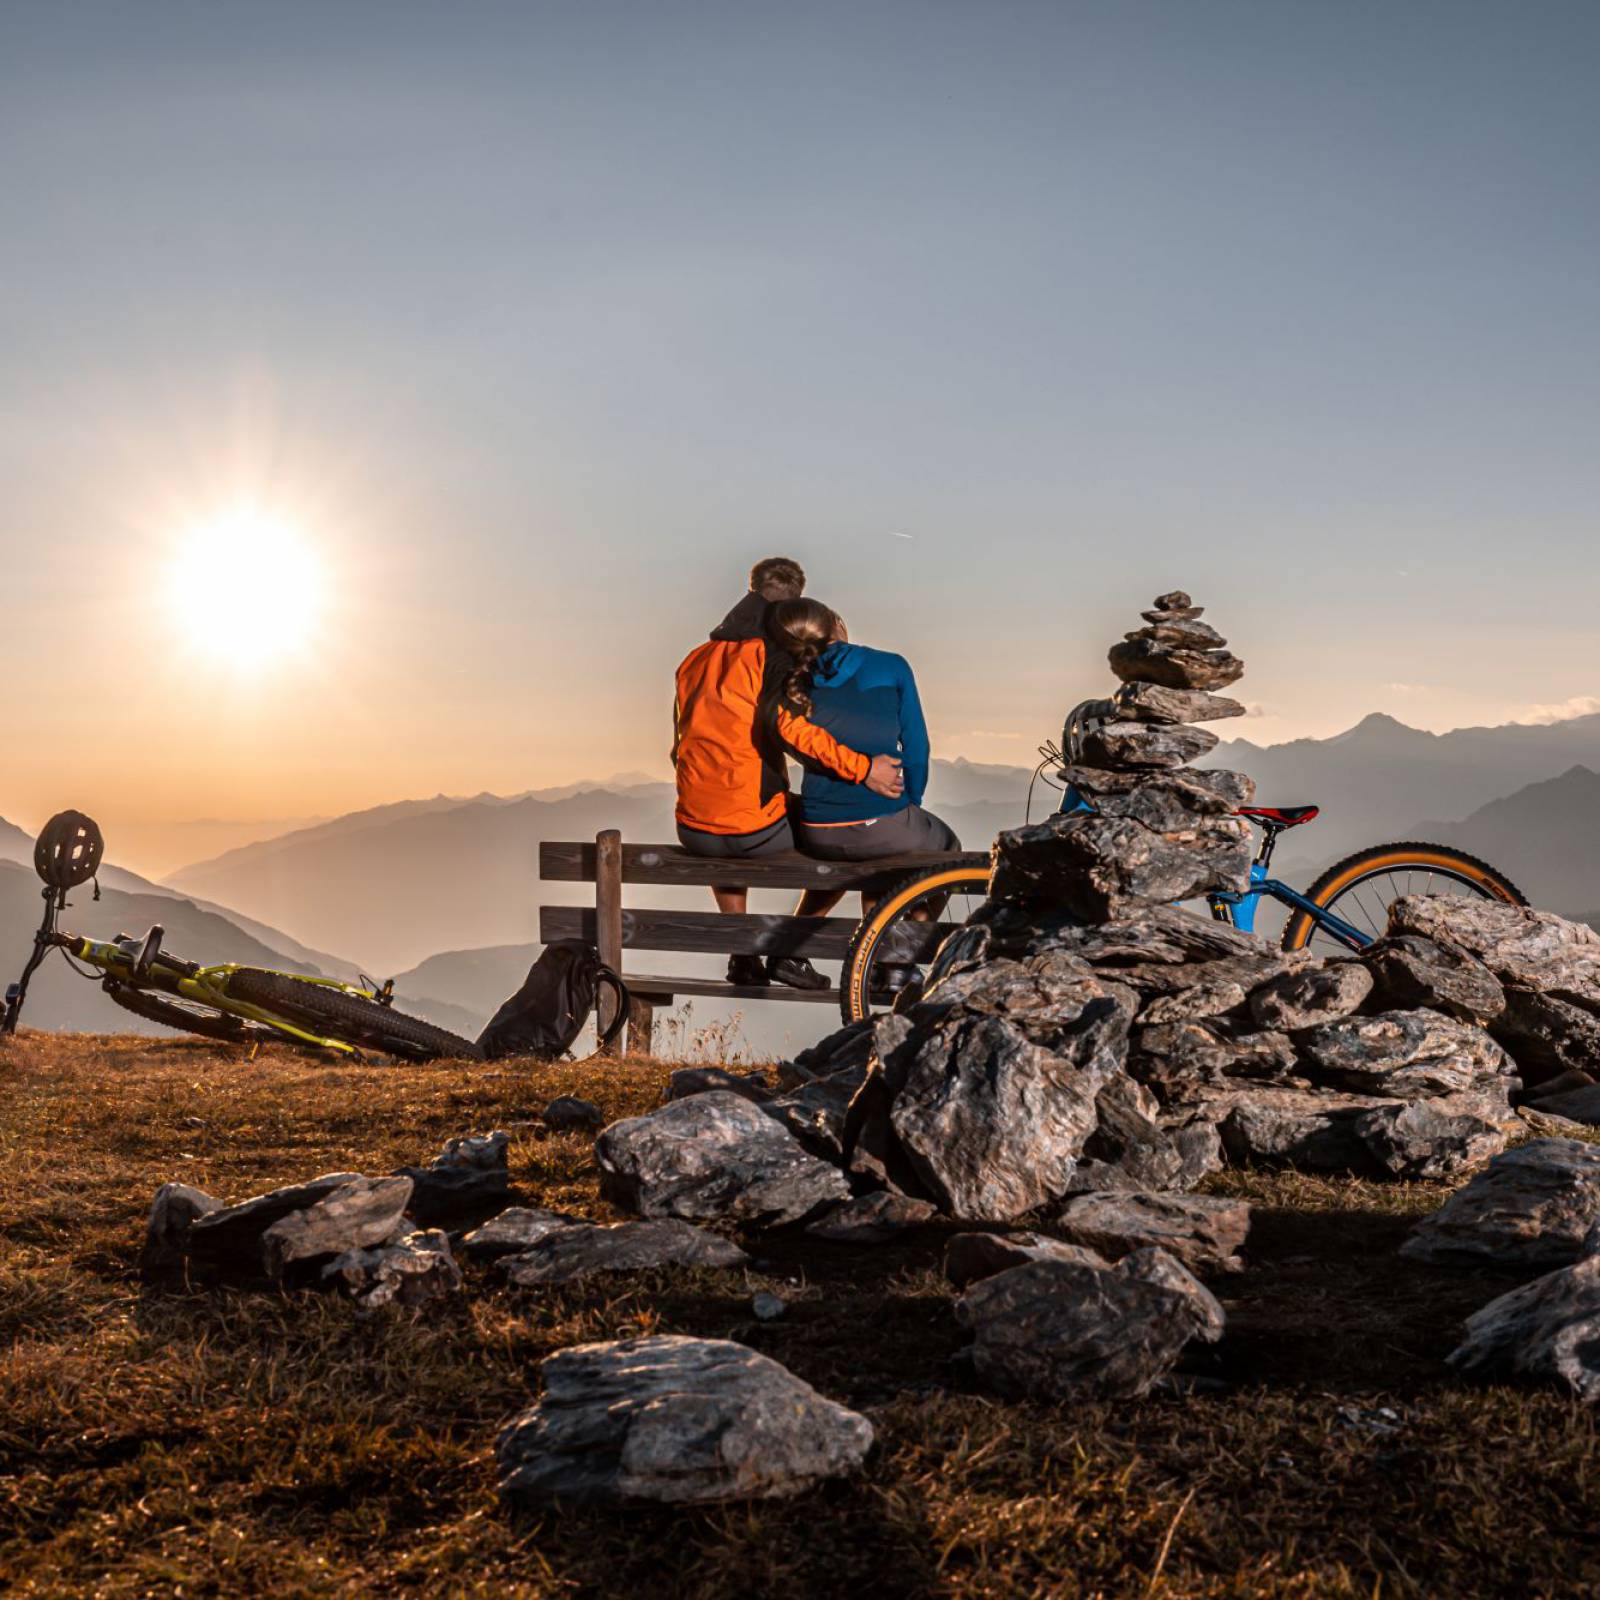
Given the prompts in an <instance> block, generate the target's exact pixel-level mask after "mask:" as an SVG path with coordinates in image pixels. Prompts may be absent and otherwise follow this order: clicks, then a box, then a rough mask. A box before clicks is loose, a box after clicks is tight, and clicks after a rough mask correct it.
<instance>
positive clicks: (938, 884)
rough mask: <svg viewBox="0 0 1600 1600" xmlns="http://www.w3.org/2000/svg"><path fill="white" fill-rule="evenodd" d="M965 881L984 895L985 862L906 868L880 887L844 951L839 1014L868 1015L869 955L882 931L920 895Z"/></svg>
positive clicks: (852, 1018)
mask: <svg viewBox="0 0 1600 1600" xmlns="http://www.w3.org/2000/svg"><path fill="white" fill-rule="evenodd" d="M962 884H965V885H966V886H967V887H968V888H969V889H970V888H976V889H977V890H978V892H979V893H980V894H982V895H983V896H984V897H985V898H987V897H988V893H989V867H988V866H987V865H983V866H977V865H971V866H964V867H940V868H938V869H936V870H935V871H933V872H908V873H907V874H906V875H905V876H904V877H901V878H896V879H895V880H894V882H893V883H891V884H890V885H889V887H888V888H887V889H886V890H885V891H884V893H883V897H882V899H880V900H879V901H878V903H877V905H875V906H874V907H873V908H872V911H871V912H870V914H869V915H867V916H865V917H863V918H862V919H861V922H860V925H859V926H858V927H857V928H856V931H855V933H854V934H852V935H851V938H850V946H849V948H848V949H847V950H846V951H845V957H844V967H843V969H842V970H841V972H840V974H839V1014H840V1016H841V1017H843V1018H844V1020H845V1021H846V1022H847V1023H848V1022H860V1021H861V1020H862V1019H863V1018H865V1017H868V1016H870V1015H871V1010H872V1006H871V995H872V983H871V979H872V958H873V954H874V952H875V951H876V950H877V947H878V945H879V943H880V942H881V941H882V939H883V936H884V934H886V933H887V932H888V931H889V929H890V928H892V927H893V926H894V925H895V923H896V922H898V921H900V920H901V918H902V917H904V916H905V915H906V914H907V913H908V912H909V911H910V910H911V908H912V907H913V906H914V905H915V904H916V902H917V901H918V900H920V899H921V898H923V896H925V895H927V894H931V893H935V892H938V891H943V892H945V893H946V894H955V893H957V892H958V890H959V888H960V886H961V885H962Z"/></svg>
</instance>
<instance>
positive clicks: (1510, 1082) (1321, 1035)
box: [1296, 967, 1517, 1103]
mask: <svg viewBox="0 0 1600 1600" xmlns="http://www.w3.org/2000/svg"><path fill="white" fill-rule="evenodd" d="M1355 970H1357V971H1360V970H1361V969H1360V968H1359V967H1358V968H1356V969H1355ZM1296 1042H1297V1044H1298V1047H1299V1052H1300V1061H1301V1065H1302V1068H1303V1069H1304V1071H1305V1073H1306V1075H1307V1076H1308V1077H1310V1078H1313V1079H1315V1080H1317V1081H1319V1082H1322V1083H1327V1084H1331V1085H1333V1086H1334V1087H1336V1088H1340V1089H1348V1090H1350V1091H1351V1092H1352V1093H1355V1094H1375V1095H1381V1096H1383V1097H1385V1098H1387V1099H1392V1100H1425V1099H1431V1098H1433V1097H1435V1096H1439V1095H1449V1094H1459V1093H1461V1092H1462V1091H1463V1090H1469V1089H1479V1088H1492V1089H1494V1090H1496V1091H1498V1092H1500V1093H1501V1094H1503V1095H1504V1094H1508V1093H1509V1091H1510V1090H1511V1089H1513V1088H1515V1087H1516V1084H1517V1078H1516V1074H1515V1071H1514V1070H1513V1068H1512V1064H1511V1060H1510V1058H1509V1057H1508V1056H1507V1055H1506V1053H1505V1051H1504V1050H1502V1049H1501V1048H1500V1046H1499V1045H1497V1044H1496V1043H1495V1042H1494V1040H1493V1039H1491V1038H1490V1037H1489V1035H1488V1034H1487V1033H1485V1032H1484V1031H1483V1029H1482V1028H1480V1027H1478V1026H1477V1025H1476V1024H1474V1023H1470V1022H1461V1021H1458V1020H1457V1019H1456V1018H1454V1017H1447V1016H1445V1015H1444V1014H1443V1013H1442V1012H1438V1011H1383V1012H1379V1013H1378V1014H1377V1015H1376V1016H1370V1017H1345V1018H1344V1019H1342V1020H1341V1021H1339V1022H1329V1023H1325V1024H1323V1025H1322V1026H1321V1027H1318V1028H1312V1029H1310V1030H1309V1031H1307V1032H1306V1033H1304V1034H1302V1035H1301V1036H1300V1038H1299V1039H1298V1040H1297V1041H1296ZM1508 1103H1509V1102H1508Z"/></svg>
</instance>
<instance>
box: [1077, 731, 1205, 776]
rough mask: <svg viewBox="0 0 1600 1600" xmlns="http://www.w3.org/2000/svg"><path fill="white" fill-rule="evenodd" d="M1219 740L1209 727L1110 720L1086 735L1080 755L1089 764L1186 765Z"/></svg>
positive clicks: (1202, 754) (1132, 765)
mask: <svg viewBox="0 0 1600 1600" xmlns="http://www.w3.org/2000/svg"><path fill="white" fill-rule="evenodd" d="M1218 742H1219V741H1218V738H1217V735H1216V734H1214V733H1213V732H1212V731H1211V730H1210V729H1209V728H1191V727H1188V726H1187V725H1185V724H1183V723H1178V722H1108V723H1106V725H1105V726H1104V727H1102V728H1096V729H1095V730H1094V731H1093V732H1092V733H1089V734H1086V735H1085V736H1084V740H1083V748H1082V750H1081V752H1080V754H1079V757H1078V759H1079V760H1080V761H1081V762H1082V764H1083V765H1084V766H1086V767H1111V768H1113V769H1117V768H1122V769H1127V768H1130V767H1132V768H1137V767H1183V766H1187V765H1188V764H1189V763H1190V762H1191V761H1198V760H1199V759H1200V757H1201V756H1206V755H1210V754H1211V752H1212V751H1213V750H1215V749H1216V748H1217V744H1218Z"/></svg>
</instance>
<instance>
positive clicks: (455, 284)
mask: <svg viewBox="0 0 1600 1600" xmlns="http://www.w3.org/2000/svg"><path fill="white" fill-rule="evenodd" d="M1597 75H1600V5H1596V4H1594V3H1592V0H1581V3H1571V4H1563V3H1556V0H1508V3H1505V4H1487V3H1479V0H1437V3H1420V0H1418V3H1407V0H1373V3H1360V0H1324V3H1296V0H1260V3H1244V0H1239V3H1234V0H1170V3H1159V4H1158V3H1148V4H1142V3H1138V0H1105V3H1078V0H1056V3H1053V4H1030V3H1020V0H1018V3H1007V0H968V3H963V4H946V3H940V0H922V3H907V4H890V3H873V0H852V3H847V4H828V3H819V0H805V3H803V4H802V3H798V0H790V3H787V4H781V5H776V4H763V3H760V0H740V3H736V4H728V5H716V4H691V3H674V0H649V3H645V0H639V3H635V4H628V5H614V4H606V3H603V0H581V3H580V0H571V3H565V4H559V5H558V4H548V5H546V4H538V3H535V0H523V3H519V4H490V3H483V0H480V3H476V4H472V5H445V4H442V3H440V4H431V5H426V6H423V5H406V4H402V3H398V0H383V3H381V4H380V3H370V4H357V3H345V4H340V3H337V0H319V3H317V4H307V5H297V4H293V3H290V0H273V3H272V4H262V3H252V4H249V5H231V4H226V3H219V0H204V3H201V4H194V5H189V4H178V3H171V0H143V3H139V4H131V3H127V0H122V3H118V4H115V5H106V6H96V5H91V4H84V3H72V4H63V3H60V0H44V3H40V4H30V3H24V0H0V550H3V555H4V561H3V563H0V608H3V611H0V616H3V632H0V667H3V669H4V672H3V682H4V686H5V691H6V692H5V703H6V718H5V722H6V736H5V743H4V746H3V750H4V755H3V757H0V815H9V816H13V817H16V818H18V819H19V820H24V821H36V820H38V818H40V817H41V816H42V815H44V814H46V813H48V812H49V811H50V810H53V809H56V808H57V807H58V806H60V805H62V804H68V803H70V804H77V805H83V806H86V807H89V808H91V809H94V808H99V809H100V810H101V811H102V812H107V813H113V814H120V815H122V816H125V817H127V818H128V819H129V820H130V821H133V820H137V819H146V820H148V819H152V818H160V817H190V816H223V817H273V816H299V815H305V814H309V813H312V812H324V813H326V812H332V811H335V810H341V809H346V808H349V807H351V806H354V805H358V804H366V803H372V802H376V801H379V800H386V799H394V798H400V797H403V796H407V795H416V794H424V793H432V792H435V791H438V790H446V791H452V792H470V791H475V790H477V789H480V788H491V789H495V790H499V791H513V790H518V789H523V788H528V787H532V786H535V785H538V784H543V783H552V782H560V781H563V780H565V779H568V778H571V777H575V776H579V775H583V774H594V775H603V774H606V773H610V772H612V771H615V770H618V769H640V768H643V769H646V770H653V771H660V772H664V771H665V751H666V745H667V742H668V737H669V730H668V706H669V696H670V679H671V672H672V668H673V666H674V665H675V664H676V662H677V660H678V658H679V657H680V656H681V655H682V654H683V652H684V651H685V650H686V649H687V648H688V647H689V646H690V645H691V644H693V643H694V642H695V641H696V640H697V639H698V638H699V637H701V636H703V634H704V633H705V631H706V629H707V628H708V627H709V626H710V625H711V624H712V623H713V622H714V621H715V620H716V619H717V617H718V616H719V615H720V613H721V612H722V610H723V609H724V608H725V607H726V606H727V605H728V604H730V603H731V602H732V601H733V600H734V599H736V598H737V595H738V593H739V590H740V587H741V584H742V577H743V570H744V568H746V567H747V566H748V564H749V562H750V561H751V560H752V559H753V558H755V557H757V556H761V555H764V554H768V553H774V552H782V553H792V554H794V555H797V556H799V557H800V558H801V559H802V560H803V561H804V562H805V564H806V565H807V567H808V568H809V569H810V571H811V573H812V577H813V583H812V592H813V593H815V594H817V595H818V596H820V597H821V598H824V599H826V600H828V601H830V602H831V603H833V604H835V605H836V606H838V607H839V608H840V609H841V610H843V611H844V612H845V614H846V615H847V617H848V619H849V621H850V623H851V626H852V630H853V634H854V636H855V637H856V638H858V639H860V640H862V641H864V642H867V643H874V644H879V645H882V646H886V647H889V648H894V649H898V650H902V651H904V652H905V653H906V654H907V655H908V656H910V657H911V659H912V660H913V662H914V664H915V665H916V666H917V668H918V671H919V676H920V678H921V680H922V686H923V695H924V700H925V702H926V703H927V705H928V707H929V711H930V719H931V722H932V725H933V728H934V733H935V739H936V746H937V749H938V751H939V753H942V754H947V755H956V754H963V755H967V756H969V757H972V758H974V759H978V760H998V761H1010V762H1021V761H1024V760H1027V759H1031V753H1032V751H1033V748H1034V745H1035V744H1036V743H1037V741H1038V740H1039V739H1040V738H1041V737H1044V736H1046V735H1049V734H1052V733H1053V732H1055V731H1057V730H1058V729H1059V726H1060V721H1061V714H1062V712H1063V711H1064V710H1065V708H1066V707H1067V706H1068V705H1069V704H1070V703H1071V702H1073V701H1075V700H1077V699H1079V698H1081V697H1082V696H1084V695H1085V694H1089V693H1097V692H1102V691H1103V689H1104V687H1105V684H1106V680H1107V674H1106V671H1105V667H1104V651H1105V648H1106V646H1107V644H1108V643H1109V642H1110V641H1111V640H1112V639H1114V638H1115V637H1117V636H1118V634H1119V633H1120V632H1121V631H1122V630H1123V629H1124V628H1126V627H1131V626H1134V625H1136V620H1137V619H1136V617H1135V615H1134V614H1135V612H1136V611H1137V609H1138V607H1139V606H1140V605H1142V604H1144V603H1146V602H1147V601H1148V599H1149V598H1150V597H1151V596H1152V595H1154V594H1155V593H1156V592H1157V590H1160V589H1165V588H1169V587H1172V586H1175V585H1176V586H1182V587H1187V588H1190V589H1192V590H1193V591H1194V592H1195V594H1196V597H1197V598H1198V599H1201V600H1203V601H1205V602H1206V603H1208V605H1209V606H1210V608H1211V611H1210V614H1211V616H1212V618H1213V620H1215V621H1216V623H1217V624H1218V625H1219V626H1220V627H1221V628H1222V629H1223V631H1224V632H1225V633H1227V634H1228V635H1229V636H1230V637H1231V639H1232V640H1233V641H1234V644H1235V646H1236V648H1237V649H1238V650H1239V651H1240V653H1241V654H1242V655H1243V656H1244V657H1245V658H1246V660H1247V662H1248V664H1249V669H1250V670H1249V672H1248V674H1247V677H1246V679H1245V681H1244V684H1243V686H1242V688H1243V692H1244V694H1245V697H1246V698H1247V699H1249V700H1251V701H1252V702H1254V703H1256V704H1258V705H1259V706H1260V708H1261V710H1262V715H1261V716H1260V717H1259V719H1257V720H1255V721H1253V722H1251V723H1249V724H1248V725H1244V726H1245V731H1247V732H1248V733H1249V735H1250V736H1251V737H1253V738H1256V739H1258V740H1259V741H1262V742H1268V741H1273V740H1277V739H1281V738H1285V737H1290V736H1293V735H1295V734H1300V733H1318V734H1322V733H1330V732H1333V731H1336V730H1337V729H1339V728H1340V727H1342V726H1345V725H1348V724H1349V723H1351V722H1353V721H1355V720H1356V719H1357V718H1359V717H1360V716H1361V715H1362V714H1364V713H1365V712H1367V711H1370V710H1374V709H1383V710H1388V711H1390V712H1393V713H1394V714H1396V715H1398V716H1401V717H1402V718H1404V719H1405V720H1407V721H1410V722H1413V723H1416V724H1419V725H1423V726H1429V727H1435V728H1444V727H1449V726H1454V725H1458V724H1462V723H1469V722H1479V721H1486V722H1492V721H1503V720H1508V719H1511V718H1517V717H1528V716H1538V715H1551V714H1554V713H1552V712H1551V711H1549V710H1548V709H1545V710H1541V709H1539V708H1550V707H1554V706H1559V705H1560V704H1563V703H1565V702H1568V701H1569V700H1570V699H1572V698H1573V697H1581V696H1588V695H1596V694H1600V663H1597V661H1596V658H1595V648H1594V645H1595V627H1594V617H1595V610H1594V608H1595V600H1596V577H1597V574H1600V553H1597V550H1596V542H1595V537H1594V533H1595V527H1596V521H1597V516H1600V449H1597V442H1600V272H1597V270H1596V269H1597V262H1600V203H1597V202H1600V177H1597V174H1600V162H1597V159H1596V152H1597V150H1600V96H1597V94H1596V92H1595V85H1596V82H1597V81H1600V78H1597ZM250 508H253V511H254V514H255V515H256V516H257V517H258V518H264V519H268V520H269V521H271V522H274V523H276V524H280V525H283V526H286V527H288V528H289V529H290V530H292V532H293V534H294V536H295V537H296V538H297V539H298V540H299V541H300V544H301V545H302V547H309V548H310V550H311V552H312V559H313V561H314V564H315V569H316V570H315V571H314V572H313V573H311V574H309V575H307V576H306V578H305V579H304V581H305V583H306V584H307V585H308V586H310V587H308V588H307V589H306V590H305V591H304V592H306V593H308V594H309V593H311V592H312V589H313V588H314V589H315V590H316V591H318V592H320V595H321V599H320V602H319V603H318V604H317V605H316V606H315V607H309V606H308V607H307V608H306V610H305V613H304V615H303V616H301V615H294V616H291V615H289V612H290V611H293V612H296V613H298V612H299V610H300V608H299V607H298V606H291V607H288V608H286V609H285V610H284V612H283V615H284V622H285V627H284V632H283V635H282V638H283V641H284V645H283V648H282V649H281V650H276V651H274V650H268V651H265V652H262V651H260V650H259V649H258V648H256V646H257V645H259V642H260V641H259V639H258V638H254V636H252V639H253V642H252V645H251V648H248V649H245V648H243V647H241V650H240V651H239V652H238V654H237V656H235V655H233V654H231V653H230V652H229V651H228V650H227V649H226V648H223V649H222V650H221V651H220V652H219V650H218V649H217V643H218V632H219V630H218V627H217V626H216V623H217V612H216V611H215V610H214V609H213V610H212V612H211V615H210V617H209V619H208V618H207V617H206V616H204V615H202V614H201V612H202V611H203V610H204V609H205V608H206V604H207V601H208V600H210V601H211V602H214V606H215V607H222V608H227V609H226V610H224V611H223V612H222V613H221V615H222V618H223V621H222V626H221V630H220V631H221V634H222V638H223V642H224V645H226V640H227V637H228V636H229V634H230V632H231V631H232V630H233V628H234V625H235V620H236V619H237V621H238V627H239V637H240V638H241V640H243V639H244V638H245V637H246V635H247V634H248V633H249V630H250V627H253V626H254V625H255V624H256V623H257V622H258V621H259V619H258V618H256V617H254V616H253V614H252V609H251V608H252V607H257V606H258V605H259V602H260V600H261V598H262V596H263V594H270V593H271V587H272V576H273V575H272V573H271V572H270V571H264V570H263V569H262V561H261V556H260V554H259V553H257V555H256V556H255V557H251V556H250V554H249V552H246V553H245V555H246V559H245V560H243V561H242V562H241V561H239V560H237V559H235V553H234V552H230V550H229V549H228V548H227V547H226V541H227V539H228V538H230V537H233V535H230V534H229V533H228V532H227V530H228V529H237V528H238V527H239V526H240V524H238V522H237V521H235V520H231V519H235V518H236V517H237V516H238V514H239V513H240V511H241V510H244V509H250ZM213 524H219V525H220V526H221V527H222V528H223V530H224V533H223V534H222V535H219V536H217V538H215V539H213V541H212V543H211V545H210V546H208V551H209V554H208V555H207V556H206V557H205V558H204V559H201V558H199V557H197V556H196V555H195V553H194V548H193V546H192V544H191V541H192V539H193V538H194V537H195V535H196V532H197V530H203V529H205V528H206V527H208V526H211V525H213ZM176 577H184V578H185V579H186V583H185V587H184V590H183V593H184V595H185V596H186V599H184V600H183V601H182V602H181V603H179V602H176V601H175V600H174V598H173V595H174V585H175V579H176ZM262 585H265V586H266V587H265V588H263V587H262ZM197 596H198V597H199V598H198V599H197ZM1596 703H1597V704H1600V702H1596Z"/></svg>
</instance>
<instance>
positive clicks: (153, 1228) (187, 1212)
mask: <svg viewBox="0 0 1600 1600" xmlns="http://www.w3.org/2000/svg"><path fill="white" fill-rule="evenodd" d="M221 1209H222V1202H221V1201H220V1200H218V1199H216V1198H215V1197H214V1196H212V1195H209V1194H205V1193H203V1192H202V1191H201V1190H199V1189H193V1188H191V1187H190V1186H189V1185H188V1184H186V1183H164V1184H162V1185H161V1187H160V1188H159V1189H157V1190H156V1197H155V1200H154V1201H153V1202H152V1203H151V1206H150V1221H149V1223H148V1224H147V1226H146V1228H145V1235H144V1249H143V1251H142V1252H141V1253H140V1256H139V1270H140V1272H142V1273H143V1274H144V1276H145V1277H147V1278H149V1277H156V1276H158V1275H160V1274H161V1273H164V1272H170V1271H173V1270H174V1269H176V1268H178V1267H181V1266H182V1265H183V1258H184V1255H185V1254H186V1252H187V1246H188V1239H189V1228H190V1225H191V1224H192V1223H194V1222H196V1221H197V1220H198V1219H199V1218H201V1217H206V1216H210V1215H211V1213H212V1212H214V1211H220V1210H221Z"/></svg>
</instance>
